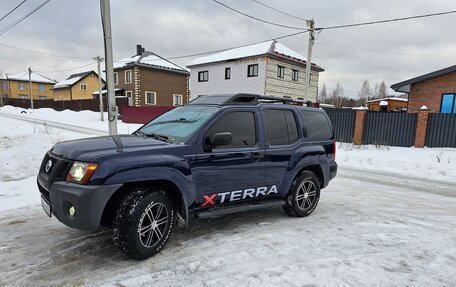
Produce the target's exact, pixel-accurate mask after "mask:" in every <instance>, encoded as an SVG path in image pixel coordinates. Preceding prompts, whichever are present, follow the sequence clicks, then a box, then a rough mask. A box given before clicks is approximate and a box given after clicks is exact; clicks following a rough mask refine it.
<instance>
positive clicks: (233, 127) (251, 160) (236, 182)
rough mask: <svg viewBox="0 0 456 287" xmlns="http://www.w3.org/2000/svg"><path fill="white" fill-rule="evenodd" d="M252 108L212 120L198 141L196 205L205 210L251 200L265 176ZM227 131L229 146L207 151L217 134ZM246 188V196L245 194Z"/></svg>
mask: <svg viewBox="0 0 456 287" xmlns="http://www.w3.org/2000/svg"><path fill="white" fill-rule="evenodd" d="M259 123H260V116H259V112H258V110H257V109H255V108H239V109H230V110H226V111H225V112H223V113H222V114H221V115H220V116H219V117H218V118H217V119H215V120H214V121H213V122H212V123H211V124H210V125H208V128H207V129H206V130H204V131H203V133H202V134H201V135H200V137H199V138H198V143H197V144H198V145H199V146H198V154H197V163H196V189H197V193H198V199H197V204H198V205H199V206H201V207H208V206H211V205H214V204H219V203H229V202H234V201H241V200H246V199H250V198H252V197H251V195H252V192H251V190H252V189H255V190H256V189H257V187H262V186H263V185H264V177H265V162H264V138H263V135H262V132H261V126H260V125H259ZM225 132H230V133H231V134H232V137H233V141H232V143H231V144H230V145H226V146H219V147H216V148H212V149H208V148H207V147H206V146H207V143H208V141H209V139H210V138H211V137H212V136H213V135H214V134H216V133H225ZM246 189H248V190H249V193H248V194H247V195H245V194H244V190H246Z"/></svg>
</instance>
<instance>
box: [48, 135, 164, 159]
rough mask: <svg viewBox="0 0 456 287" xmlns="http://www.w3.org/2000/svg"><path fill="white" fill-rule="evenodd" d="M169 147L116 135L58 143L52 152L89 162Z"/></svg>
mask: <svg viewBox="0 0 456 287" xmlns="http://www.w3.org/2000/svg"><path fill="white" fill-rule="evenodd" d="M169 145H170V144H169V143H166V142H163V141H159V140H156V139H153V138H147V137H140V136H132V135H116V136H104V137H95V138H87V139H78V140H72V141H66V142H61V143H57V144H56V145H54V147H53V148H52V149H51V152H52V153H53V154H55V155H57V156H60V157H63V158H67V159H71V160H79V161H87V162H89V161H90V160H91V159H93V158H94V157H99V156H104V155H111V154H115V153H123V152H129V151H134V150H138V149H141V150H148V149H158V148H162V147H168V146H169Z"/></svg>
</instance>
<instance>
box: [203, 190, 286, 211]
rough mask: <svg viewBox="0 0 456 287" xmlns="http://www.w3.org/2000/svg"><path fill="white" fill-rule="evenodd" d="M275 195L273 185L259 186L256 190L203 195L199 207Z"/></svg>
mask: <svg viewBox="0 0 456 287" xmlns="http://www.w3.org/2000/svg"><path fill="white" fill-rule="evenodd" d="M277 193H278V191H277V186H275V185H273V186H271V187H266V186H261V187H257V188H247V189H241V190H234V191H227V192H219V193H213V194H208V195H203V200H204V202H203V203H202V204H201V207H204V206H210V205H215V204H221V203H228V202H234V201H238V200H245V199H252V198H257V197H261V196H268V195H271V194H277Z"/></svg>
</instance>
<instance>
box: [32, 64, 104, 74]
mask: <svg viewBox="0 0 456 287" xmlns="http://www.w3.org/2000/svg"><path fill="white" fill-rule="evenodd" d="M96 63H97V62H91V63H89V64H85V65H82V66H78V67H73V68H69V69H63V70H56V71H36V72H38V73H58V72H66V71H71V70H77V69H80V68H84V67H87V66H90V65H93V64H96Z"/></svg>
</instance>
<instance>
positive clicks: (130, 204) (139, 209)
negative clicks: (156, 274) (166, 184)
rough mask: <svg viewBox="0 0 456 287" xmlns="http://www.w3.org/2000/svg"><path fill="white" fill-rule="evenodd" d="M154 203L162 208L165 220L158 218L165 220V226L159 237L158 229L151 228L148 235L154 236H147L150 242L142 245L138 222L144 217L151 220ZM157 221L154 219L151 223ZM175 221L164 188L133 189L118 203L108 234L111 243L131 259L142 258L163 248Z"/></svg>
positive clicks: (173, 211)
mask: <svg viewBox="0 0 456 287" xmlns="http://www.w3.org/2000/svg"><path fill="white" fill-rule="evenodd" d="M156 206H158V207H162V210H163V211H165V209H166V216H167V217H166V220H162V221H163V223H162V224H166V226H165V227H164V228H163V229H162V230H161V231H160V234H161V235H162V237H161V238H159V235H158V234H159V233H158V231H157V233H154V231H155V230H152V231H151V232H152V236H155V239H156V240H155V241H153V239H151V240H152V242H153V244H152V245H150V246H146V245H144V243H143V242H144V241H145V239H144V238H145V237H144V236H147V235H143V236H142V237H141V235H140V234H141V228H142V227H143V228H144V226H142V224H144V223H145V222H146V220H151V219H150V215H151V213H150V212H151V210H153V209H154V208H156ZM158 207H157V208H158ZM162 219H163V218H162ZM157 222H158V221H155V223H154V226H155V225H156V223H157ZM175 224H176V210H175V208H174V206H173V203H172V201H171V199H170V198H169V196H168V195H167V194H166V193H165V192H164V191H162V190H158V191H152V190H147V189H137V190H135V191H134V192H132V193H131V194H129V195H128V196H127V197H126V198H125V199H124V200H123V201H122V202H121V204H120V205H119V208H118V210H117V213H116V217H115V220H114V229H113V237H112V238H113V241H114V245H115V246H116V247H117V248H118V249H119V250H120V252H122V253H123V254H125V255H126V256H128V257H130V258H134V259H146V258H149V257H151V256H153V255H155V254H157V253H158V252H159V251H160V250H161V249H162V248H163V246H164V245H165V244H166V242H167V241H168V239H169V237H170V235H171V232H172V230H173V228H174V225H175ZM146 225H148V224H146ZM150 226H152V222H150ZM157 226H158V225H157ZM157 228H158V227H157ZM151 229H152V228H151ZM154 229H155V228H154ZM144 230H146V228H144ZM152 238H154V237H152Z"/></svg>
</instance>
